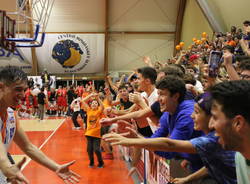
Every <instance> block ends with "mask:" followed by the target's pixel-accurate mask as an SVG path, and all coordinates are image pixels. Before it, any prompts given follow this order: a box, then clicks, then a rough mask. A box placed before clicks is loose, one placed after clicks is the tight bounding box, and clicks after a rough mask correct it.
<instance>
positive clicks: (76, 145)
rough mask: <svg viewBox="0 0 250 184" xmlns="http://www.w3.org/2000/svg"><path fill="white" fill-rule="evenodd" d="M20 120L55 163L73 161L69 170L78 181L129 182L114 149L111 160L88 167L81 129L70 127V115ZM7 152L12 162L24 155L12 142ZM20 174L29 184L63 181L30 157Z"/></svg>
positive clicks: (98, 183)
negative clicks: (103, 165) (79, 178)
mask: <svg viewBox="0 0 250 184" xmlns="http://www.w3.org/2000/svg"><path fill="white" fill-rule="evenodd" d="M20 123H21V126H22V127H23V129H24V130H25V132H26V133H27V135H28V137H29V139H30V140H31V142H32V143H33V144H34V145H36V146H37V147H38V148H39V149H41V150H42V151H43V152H44V153H45V154H46V155H48V156H49V157H50V158H52V159H53V160H55V161H56V162H58V163H66V162H69V161H72V160H76V163H75V164H74V165H73V166H71V169H72V170H73V171H75V172H76V173H78V174H79V175H81V177H82V178H81V180H80V182H79V183H80V184H132V183H133V180H132V179H131V178H127V174H128V169H127V166H126V164H125V161H123V160H122V158H120V153H119V152H118V151H117V149H116V148H114V156H115V159H114V160H104V162H105V167H104V168H101V169H99V168H96V167H95V168H88V163H89V161H88V156H87V152H86V140H85V137H84V131H83V130H72V122H71V119H70V118H66V119H65V118H46V119H45V120H43V121H40V122H39V121H38V120H37V119H23V120H21V121H20ZM9 152H10V153H11V155H12V157H13V158H14V160H15V161H16V162H17V161H18V160H20V159H21V158H23V157H24V156H25V155H24V154H23V153H22V151H21V150H20V149H19V148H18V147H17V146H16V145H15V144H12V145H11V148H10V151H9ZM96 165H97V162H96ZM23 173H24V175H25V176H26V177H27V178H28V180H29V181H30V183H31V184H44V183H46V184H63V183H64V182H63V181H62V180H61V179H59V178H58V177H57V176H56V174H55V173H53V172H51V171H50V170H48V169H46V168H44V167H43V166H40V165H38V164H37V163H35V162H34V161H30V159H28V161H27V162H26V164H25V166H24V169H23Z"/></svg>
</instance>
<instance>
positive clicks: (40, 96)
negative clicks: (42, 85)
mask: <svg viewBox="0 0 250 184" xmlns="http://www.w3.org/2000/svg"><path fill="white" fill-rule="evenodd" d="M45 98H46V96H45V94H44V93H43V92H40V93H38V95H37V101H38V104H42V105H44V104H45V100H44V99H45Z"/></svg>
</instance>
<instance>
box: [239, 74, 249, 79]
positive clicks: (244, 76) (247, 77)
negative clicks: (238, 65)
mask: <svg viewBox="0 0 250 184" xmlns="http://www.w3.org/2000/svg"><path fill="white" fill-rule="evenodd" d="M240 77H241V79H242V80H250V75H246V74H240Z"/></svg>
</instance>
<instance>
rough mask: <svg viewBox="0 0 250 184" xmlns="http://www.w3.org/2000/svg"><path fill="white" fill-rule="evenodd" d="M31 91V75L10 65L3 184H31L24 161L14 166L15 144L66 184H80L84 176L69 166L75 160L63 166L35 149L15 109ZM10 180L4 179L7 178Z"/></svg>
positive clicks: (1, 74)
mask: <svg viewBox="0 0 250 184" xmlns="http://www.w3.org/2000/svg"><path fill="white" fill-rule="evenodd" d="M26 88H27V76H26V74H25V73H24V72H23V71H22V70H20V69H19V68H18V67H14V66H7V67H4V68H2V69H1V71H0V131H1V136H0V155H1V157H0V170H1V171H2V173H0V175H1V176H2V177H1V180H0V183H1V184H4V183H6V181H4V180H6V178H7V179H8V181H10V182H11V183H25V184H29V181H28V179H27V178H26V177H25V176H24V175H23V174H22V172H21V166H22V165H23V164H24V162H25V159H23V160H22V161H21V162H19V163H18V164H15V165H12V164H11V163H10V161H9V160H8V157H7V151H8V147H9V145H10V144H11V142H12V141H15V143H16V144H17V145H18V146H19V147H20V148H21V150H22V151H23V152H24V153H25V154H27V155H28V156H29V157H30V158H31V159H33V160H34V161H36V162H38V163H39V164H41V165H43V166H45V167H46V168H48V169H50V170H52V171H54V172H56V174H57V175H58V176H59V177H60V178H61V179H63V181H64V182H65V183H77V182H78V181H79V178H80V176H79V175H77V174H76V173H74V172H72V171H71V170H70V169H69V166H71V165H72V164H74V162H75V161H72V162H69V163H66V164H63V165H60V164H58V163H56V162H55V161H53V160H51V159H50V158H48V157H47V156H46V155H45V154H44V153H43V152H42V151H40V150H39V149H38V148H37V147H36V146H34V145H33V144H32V143H31V142H30V140H29V139H28V137H27V136H26V134H25V132H24V131H23V129H22V128H21V127H20V125H19V122H18V118H17V117H16V115H15V113H14V111H13V110H12V109H11V107H15V106H17V104H18V102H19V101H20V99H21V98H23V96H24V91H25V89H26ZM3 175H4V176H5V177H6V178H4V176H3Z"/></svg>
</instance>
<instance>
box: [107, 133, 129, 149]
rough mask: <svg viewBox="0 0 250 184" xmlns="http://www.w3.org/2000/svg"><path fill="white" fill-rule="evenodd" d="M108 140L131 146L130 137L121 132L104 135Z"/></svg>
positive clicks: (115, 143)
mask: <svg viewBox="0 0 250 184" xmlns="http://www.w3.org/2000/svg"><path fill="white" fill-rule="evenodd" d="M102 138H103V139H104V140H105V141H106V142H111V145H112V146H113V145H123V146H130V144H129V143H130V142H129V138H126V137H124V136H123V135H121V134H117V133H109V134H106V135H104V136H103V137H102Z"/></svg>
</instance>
